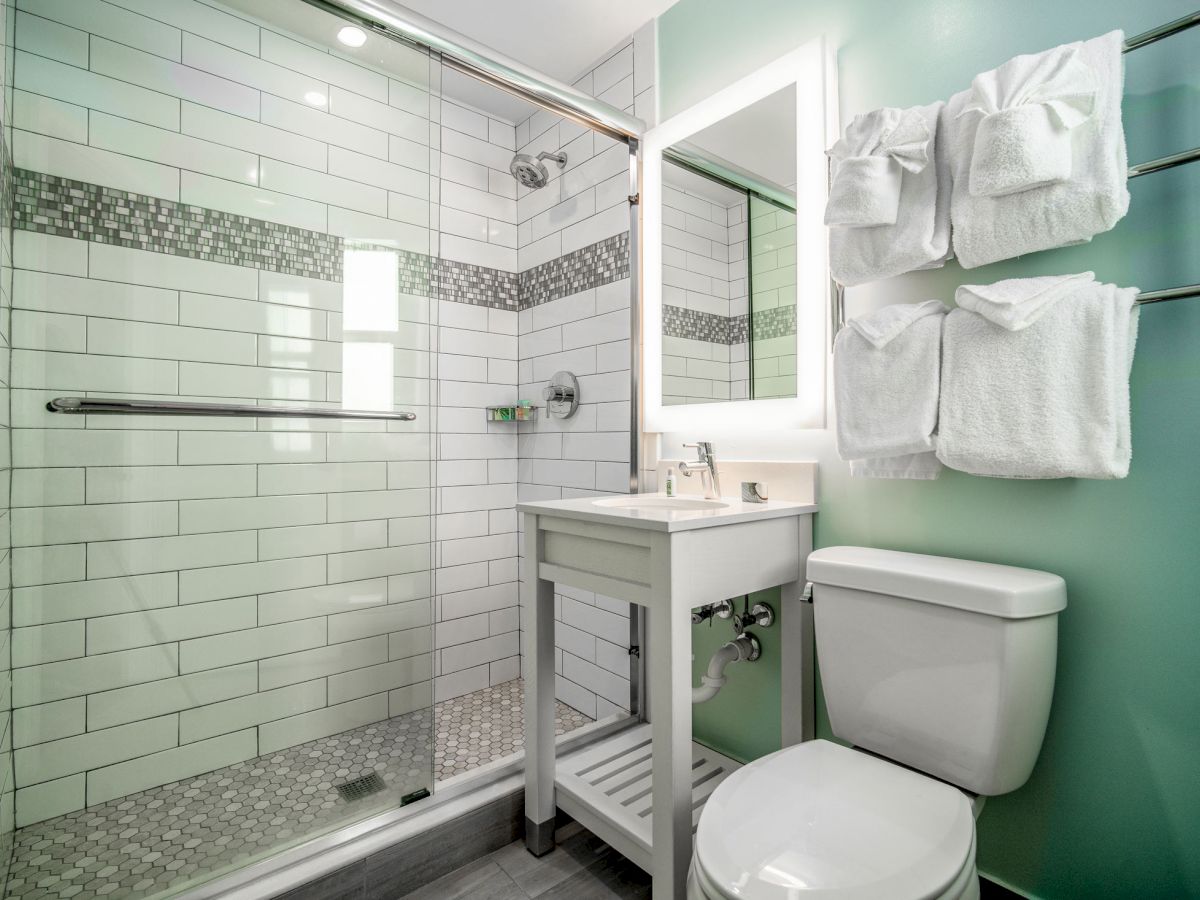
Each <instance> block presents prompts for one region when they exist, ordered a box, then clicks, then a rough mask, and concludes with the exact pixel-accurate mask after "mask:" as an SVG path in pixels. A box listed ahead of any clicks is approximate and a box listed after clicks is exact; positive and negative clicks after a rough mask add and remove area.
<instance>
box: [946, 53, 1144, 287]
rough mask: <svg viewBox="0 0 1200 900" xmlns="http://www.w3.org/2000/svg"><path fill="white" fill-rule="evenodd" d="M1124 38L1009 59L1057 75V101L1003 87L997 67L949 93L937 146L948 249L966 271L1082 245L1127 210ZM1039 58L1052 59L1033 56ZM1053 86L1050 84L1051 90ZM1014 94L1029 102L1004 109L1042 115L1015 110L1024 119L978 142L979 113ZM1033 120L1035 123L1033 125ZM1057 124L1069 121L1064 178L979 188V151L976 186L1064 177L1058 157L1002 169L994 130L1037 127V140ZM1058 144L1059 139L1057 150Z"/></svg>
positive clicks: (1026, 69)
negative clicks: (946, 183)
mask: <svg viewBox="0 0 1200 900" xmlns="http://www.w3.org/2000/svg"><path fill="white" fill-rule="evenodd" d="M1123 41H1124V35H1123V34H1122V33H1121V32H1120V31H1113V32H1110V33H1108V34H1106V35H1103V36H1102V37H1098V38H1095V39H1093V40H1090V41H1085V42H1083V43H1075V44H1068V45H1065V46H1063V47H1057V48H1055V49H1054V50H1050V51H1047V53H1046V54H1040V55H1038V56H1032V57H1017V58H1016V59H1015V60H1013V61H1012V62H1010V63H1009V64H1008V65H1010V66H1011V65H1013V64H1014V63H1016V64H1018V65H1017V66H1015V68H1016V69H1019V70H1020V72H1021V73H1024V74H1028V75H1030V76H1033V75H1036V74H1037V73H1041V74H1050V75H1055V76H1056V78H1057V79H1058V80H1057V81H1056V82H1055V84H1057V86H1058V87H1059V88H1061V91H1060V92H1059V93H1058V94H1056V95H1055V96H1054V97H1047V98H1043V99H1039V97H1040V94H1039V92H1038V91H1036V90H1035V89H1034V87H1033V86H1030V85H1029V84H1028V83H1027V82H1024V81H1022V82H1021V83H1020V85H1019V86H1018V87H1013V88H1011V89H1009V88H1005V87H1002V86H1001V85H1002V83H1003V85H1011V82H1012V80H1013V79H1009V78H1008V75H1007V73H1005V72H1004V69H1005V67H1003V66H1002V67H1001V68H1000V69H997V70H995V71H994V72H990V73H987V74H986V75H981V76H979V77H978V78H977V79H976V80H975V83H976V88H972V89H971V90H968V91H963V92H961V93H959V94H955V95H954V97H952V98H951V99H950V103H949V104H948V105H947V106H946V109H945V111H944V112H943V116H942V119H943V122H942V125H943V143H945V144H946V150H947V152H948V154H949V157H950V166H951V169H952V170H953V197H952V200H951V218H952V219H953V221H954V253H955V255H956V256H957V257H958V261H959V262H960V263H961V264H962V266H963V268H966V269H972V268H975V267H976V266H982V265H986V264H987V263H991V262H996V261H997V260H1001V259H1009V258H1011V257H1014V256H1020V255H1021V254H1023V253H1033V252H1034V251H1037V250H1048V249H1050V248H1052V247H1062V246H1064V245H1067V244H1078V243H1082V242H1085V241H1089V240H1091V239H1092V236H1093V235H1096V234H1099V233H1101V232H1104V231H1108V230H1109V229H1110V228H1112V227H1113V225H1115V224H1116V223H1117V222H1118V221H1120V219H1121V217H1122V216H1124V215H1125V212H1126V210H1128V208H1129V191H1128V189H1127V188H1126V180H1127V174H1128V173H1127V170H1128V160H1127V158H1126V155H1125V134H1124V132H1123V130H1122V126H1121V94H1122V91H1123V90H1124V64H1123V62H1122V58H1121V48H1122V43H1123ZM1072 51H1074V52H1073V53H1072ZM1043 57H1047V58H1048V59H1049V62H1048V63H1044V62H1039V60H1042V58H1043ZM1056 64H1057V65H1056ZM1080 67H1085V68H1086V71H1087V73H1089V74H1088V75H1083V74H1081V73H1082V72H1083V71H1084V69H1081V68H1080ZM1056 73H1057V74H1056ZM1089 77H1090V78H1091V79H1092V83H1093V84H1094V97H1092V98H1091V99H1090V100H1089V99H1087V98H1086V96H1085V94H1086V91H1083V90H1082V87H1083V82H1084V81H1085V80H1086V79H1087V78H1089ZM982 85H990V90H991V93H990V95H987V96H985V95H984V93H985V92H984V90H983V87H982ZM1054 87H1055V85H1053V84H1052V85H1051V88H1050V89H1054ZM1016 99H1023V100H1032V101H1034V102H1023V103H1020V104H1018V105H1017V106H1014V107H1011V108H1013V109H1017V108H1024V107H1026V106H1028V107H1030V108H1036V109H1038V110H1041V112H1033V113H1018V114H1015V115H1016V116H1017V117H1021V116H1024V117H1027V118H1025V119H1022V120H1021V121H1016V120H1015V119H1014V120H1013V121H1010V122H1008V123H1007V125H1006V124H1005V123H1004V122H1000V123H999V124H998V125H994V126H992V127H991V133H990V136H989V134H988V133H986V132H985V134H984V142H983V146H982V148H981V144H980V142H979V141H978V140H977V134H978V132H979V131H980V124H981V122H983V121H986V119H985V117H984V115H983V114H982V113H983V112H984V111H985V110H987V109H990V108H992V107H993V106H997V105H998V104H999V103H1009V102H1015V100H1016ZM1047 104H1048V105H1047ZM968 107H972V108H973V109H972V111H970V112H968ZM1039 116H1040V117H1042V120H1041V121H1038V118H1037V117H1039ZM1047 117H1051V119H1052V121H1051V119H1048V118H1047ZM1064 122H1066V123H1070V127H1069V128H1066V129H1065V131H1063V132H1062V133H1060V134H1059V137H1060V138H1064V137H1065V139H1066V140H1068V141H1069V144H1070V148H1071V160H1070V167H1069V173H1070V174H1069V177H1067V178H1066V179H1065V180H1061V181H1053V182H1051V183H1048V184H1042V185H1041V186H1040V187H1031V188H1029V189H1028V190H1019V191H1018V192H1017V193H1005V194H1001V195H1000V196H979V195H977V194H976V192H975V190H973V188H976V186H975V183H974V181H973V180H972V179H973V170H972V167H973V162H974V156H975V154H976V153H981V154H982V155H981V162H980V166H981V167H985V166H984V163H985V162H987V163H988V166H986V167H985V168H987V167H990V171H989V174H988V176H987V177H986V178H984V177H983V176H981V185H986V190H987V191H995V190H998V189H1000V187H1001V186H1007V187H1012V186H1013V185H1015V184H1019V183H1020V181H1021V180H1022V179H1026V178H1028V179H1038V178H1042V177H1057V175H1061V174H1062V167H1063V162H1062V158H1061V156H1059V157H1057V160H1058V161H1057V162H1055V163H1053V164H1050V163H1049V162H1048V161H1038V160H1027V161H1026V162H1025V163H1018V162H1016V161H1015V160H1013V161H1010V162H1011V166H1008V167H1006V164H1004V163H1003V162H1002V155H1003V152H1004V151H1003V150H1002V142H1003V141H1004V140H1005V139H1006V138H1005V137H1004V135H1003V134H1001V132H1003V131H1007V132H1008V135H1009V137H1012V136H1013V135H1018V136H1020V135H1022V134H1025V135H1028V134H1029V133H1032V132H1037V131H1041V132H1042V136H1043V138H1044V137H1046V133H1047V131H1046V129H1050V130H1051V131H1052V130H1053V129H1054V128H1061V126H1062V123H1064ZM989 141H992V142H993V143H989ZM997 142H999V143H997ZM1046 143H1047V141H1046V140H1040V141H1037V142H1036V144H1035V145H1034V146H1032V147H1030V148H1028V149H1030V150H1031V151H1032V153H1034V154H1037V153H1041V152H1043V149H1039V148H1040V145H1044V144H1046ZM1062 146H1063V145H1062V144H1061V142H1060V144H1059V149H1060V150H1061V147H1062ZM1011 149H1012V147H1011V146H1010V150H1011ZM1013 152H1017V151H1015V150H1014V151H1013ZM989 154H990V155H989ZM1025 155H1029V154H1025ZM1025 166H1028V168H1024V167H1025ZM1054 166H1057V167H1058V170H1057V174H1053V173H1052V174H1051V175H1050V176H1047V172H1050V171H1051V169H1053V167H1054ZM1001 170H1004V171H1001Z"/></svg>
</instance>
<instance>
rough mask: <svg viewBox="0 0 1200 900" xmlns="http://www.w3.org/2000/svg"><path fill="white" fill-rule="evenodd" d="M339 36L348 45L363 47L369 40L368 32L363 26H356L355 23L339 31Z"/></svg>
mask: <svg viewBox="0 0 1200 900" xmlns="http://www.w3.org/2000/svg"><path fill="white" fill-rule="evenodd" d="M337 38H338V40H339V41H341V42H342V43H343V44H345V45H346V46H347V47H361V46H362V45H363V44H365V43H366V42H367V33H366V32H365V31H363V30H362V29H361V28H355V27H354V26H353V25H347V26H346V27H345V28H343V29H342V30H341V31H339V32H338V34H337Z"/></svg>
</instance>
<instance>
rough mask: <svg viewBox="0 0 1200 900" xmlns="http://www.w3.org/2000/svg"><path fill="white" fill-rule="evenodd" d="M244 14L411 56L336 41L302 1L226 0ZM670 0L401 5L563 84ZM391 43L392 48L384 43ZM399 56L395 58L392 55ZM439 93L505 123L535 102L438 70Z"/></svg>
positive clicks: (360, 52)
mask: <svg viewBox="0 0 1200 900" xmlns="http://www.w3.org/2000/svg"><path fill="white" fill-rule="evenodd" d="M224 3H225V5H227V6H230V7H233V8H234V9H236V10H238V11H240V12H242V13H244V14H249V15H251V16H253V17H255V18H257V19H259V20H260V21H262V22H265V23H267V24H269V25H273V26H275V27H276V28H280V29H282V30H285V31H290V32H292V33H293V34H297V35H300V36H302V37H305V38H307V39H308V40H311V41H314V42H317V43H320V44H323V45H325V46H328V47H331V48H333V49H335V50H337V51H338V52H339V53H341V54H344V55H346V56H354V57H358V58H360V59H363V60H364V61H365V62H369V63H371V64H372V65H375V66H379V67H381V68H384V69H385V70H394V69H396V68H397V67H399V68H400V69H401V71H400V72H399V74H403V75H405V76H406V77H407V76H408V71H409V70H411V69H412V68H413V61H412V60H411V59H407V58H405V57H409V56H411V53H406V52H405V51H404V49H402V47H401V46H399V45H396V44H395V42H394V41H389V40H387V39H386V38H381V37H377V36H375V35H371V36H370V37H369V38H368V39H367V43H366V44H365V45H364V46H363V47H362V48H360V49H357V50H351V49H350V48H348V47H343V46H341V45H340V44H338V43H337V41H336V40H335V39H334V35H335V34H336V30H337V28H336V26H337V25H339V24H340V23H338V22H337V21H336V19H335V17H333V16H331V15H330V14H329V13H325V12H322V11H321V10H319V9H317V8H315V7H313V6H310V5H308V4H307V3H304V2H302V0H224ZM674 3H675V0H503V2H497V0H408V2H405V3H404V4H403V5H404V6H406V7H408V8H409V9H411V10H413V11H414V12H416V13H419V14H420V15H422V16H425V17H426V18H429V19H433V20H434V21H435V22H438V23H440V24H442V25H445V26H446V27H447V28H449V29H452V30H454V31H458V32H460V33H462V34H464V35H466V36H467V37H469V38H471V39H472V40H475V41H478V42H479V43H481V44H484V45H486V46H488V47H492V48H494V49H495V50H498V51H500V53H502V54H504V55H505V56H510V57H512V58H513V59H515V60H518V61H519V62H522V63H524V64H525V65H527V66H530V67H531V68H533V69H535V70H537V71H539V72H544V73H545V74H547V75H549V76H551V77H553V78H556V79H558V80H559V81H564V82H567V83H568V84H569V83H571V82H572V81H574V80H575V79H576V78H577V77H579V75H581V74H582V73H583V72H585V71H587V70H588V68H590V67H591V66H592V65H594V64H595V63H596V62H598V61H599V60H600V59H601V57H602V56H603V55H604V54H605V53H607V52H608V51H609V50H611V49H612V48H613V47H615V46H616V45H617V43H619V42H620V41H622V40H624V39H625V38H627V37H629V35H631V34H632V33H633V32H635V31H636V30H637V29H638V28H640V27H641V26H642V25H644V24H645V23H646V22H648V21H650V20H651V19H653V18H655V17H656V16H658V15H659V14H661V13H662V12H664V11H665V10H666V9H667V8H669V7H670V6H671V5H672V4H674ZM388 45H392V46H388ZM397 57H399V58H397ZM442 92H443V94H444V95H445V96H447V97H453V98H456V99H459V100H462V101H464V102H466V103H468V104H470V105H471V106H474V107H476V108H477V109H481V110H483V111H484V112H487V113H490V114H491V115H494V116H497V117H499V118H501V119H504V120H505V121H508V122H512V123H514V124H515V123H516V122H519V121H521V120H522V119H524V118H526V117H528V116H529V115H530V114H531V113H533V112H534V110H535V109H536V107H534V106H533V105H531V104H529V103H526V102H525V101H523V100H519V99H517V98H516V97H514V96H513V95H511V94H508V93H505V92H504V91H502V90H500V89H499V88H494V87H491V86H490V85H486V84H483V83H482V82H479V81H476V80H475V79H473V78H471V77H470V76H466V75H461V74H459V73H457V72H453V71H450V70H444V71H443V83H442Z"/></svg>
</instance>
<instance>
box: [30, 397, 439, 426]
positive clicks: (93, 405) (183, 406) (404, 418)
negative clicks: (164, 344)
mask: <svg viewBox="0 0 1200 900" xmlns="http://www.w3.org/2000/svg"><path fill="white" fill-rule="evenodd" d="M46 409H48V410H49V411H50V412H52V413H68V414H82V413H87V414H91V415H127V416H235V417H240V418H256V419H386V420H389V421H397V422H411V421H413V420H414V419H416V417H417V414H416V413H412V412H386V411H383V410H369V409H327V408H326V409H322V408H319V407H312V406H254V405H250V404H237V403H184V402H179V401H175V400H117V399H113V398H111V397H55V398H54V399H53V400H51V401H49V402H48V403H47V404H46Z"/></svg>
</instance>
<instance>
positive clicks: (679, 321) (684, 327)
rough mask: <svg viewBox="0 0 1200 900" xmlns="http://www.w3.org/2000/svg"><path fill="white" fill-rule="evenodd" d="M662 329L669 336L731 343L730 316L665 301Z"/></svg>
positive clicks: (714, 342) (715, 342)
mask: <svg viewBox="0 0 1200 900" xmlns="http://www.w3.org/2000/svg"><path fill="white" fill-rule="evenodd" d="M662 330H663V334H665V335H667V336H668V337H677V338H687V339H688V340H692V341H707V342H708V343H710V344H728V343H730V340H729V317H728V316H719V315H717V314H716V313H708V312H701V311H700V310H698V309H685V308H684V307H682V306H669V305H667V304H665V303H664V304H663V317H662Z"/></svg>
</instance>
